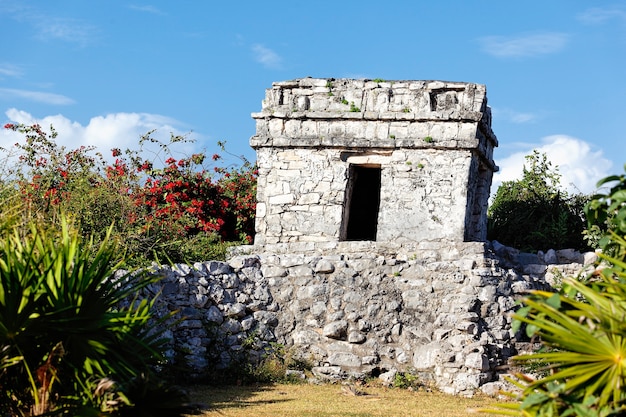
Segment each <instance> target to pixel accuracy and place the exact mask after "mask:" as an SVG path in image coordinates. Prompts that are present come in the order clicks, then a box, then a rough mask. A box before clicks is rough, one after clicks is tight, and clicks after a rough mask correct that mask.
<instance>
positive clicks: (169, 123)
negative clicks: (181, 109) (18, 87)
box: [0, 108, 195, 162]
mask: <svg viewBox="0 0 626 417" xmlns="http://www.w3.org/2000/svg"><path fill="white" fill-rule="evenodd" d="M5 114H6V116H7V118H8V121H9V122H12V123H21V124H26V125H33V124H39V125H40V126H41V127H42V128H43V129H44V131H48V130H49V127H50V125H52V126H53V127H54V129H55V130H56V131H57V133H58V137H57V139H56V143H57V144H59V145H61V146H65V147H66V148H67V149H76V148H78V147H80V146H83V145H84V146H94V147H95V148H96V151H98V152H101V153H102V154H103V156H105V157H106V158H110V157H111V152H110V150H111V149H112V148H120V149H122V150H125V149H127V148H130V149H134V150H137V149H138V145H137V144H138V141H139V138H140V137H141V136H142V135H144V134H146V133H148V132H149V131H152V130H155V132H154V133H153V134H152V135H151V136H152V137H153V138H155V139H158V140H160V141H161V142H164V143H167V142H168V141H169V138H170V134H172V133H173V134H175V135H185V134H186V132H182V131H180V130H179V129H177V128H176V127H175V126H176V125H179V123H178V122H177V121H176V120H173V119H170V118H168V117H164V116H160V115H156V114H149V113H114V114H107V115H106V116H97V117H93V118H91V119H90V120H89V123H87V124H86V125H82V124H80V123H78V122H76V121H71V120H70V119H68V118H67V117H65V116H63V115H61V114H58V115H54V116H46V117H44V118H36V117H34V116H33V115H31V114H30V113H27V112H25V111H22V110H17V109H14V108H13V109H9V110H7V111H6V113H5ZM4 123H6V122H4ZM4 123H3V124H2V125H4ZM23 139H24V138H23V135H21V134H20V133H17V132H13V131H10V130H7V129H0V146H2V147H10V146H12V145H13V144H14V143H17V142H21V141H23ZM158 149H159V148H158V145H151V146H148V147H147V151H148V152H153V153H156V152H158ZM172 150H173V151H175V152H176V154H177V155H178V154H179V155H180V156H182V155H189V154H191V153H193V152H194V151H195V144H194V143H177V144H176V147H175V148H173V149H172ZM147 156H148V157H149V155H147ZM155 162H156V161H155Z"/></svg>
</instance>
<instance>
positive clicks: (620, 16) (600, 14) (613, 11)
mask: <svg viewBox="0 0 626 417" xmlns="http://www.w3.org/2000/svg"><path fill="white" fill-rule="evenodd" d="M611 19H617V20H621V21H623V22H625V23H626V10H624V9H623V8H617V7H608V8H601V7H593V8H591V9H587V10H585V11H584V12H583V13H581V14H579V15H578V20H580V21H581V22H583V23H586V24H589V25H597V24H601V23H604V22H606V21H607V20H611Z"/></svg>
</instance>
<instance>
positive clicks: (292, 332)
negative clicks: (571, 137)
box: [147, 241, 582, 394]
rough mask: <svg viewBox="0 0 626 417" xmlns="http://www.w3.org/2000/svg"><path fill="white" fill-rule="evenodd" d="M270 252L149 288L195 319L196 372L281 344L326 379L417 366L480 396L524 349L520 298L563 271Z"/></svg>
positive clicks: (501, 257)
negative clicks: (514, 328) (517, 326)
mask: <svg viewBox="0 0 626 417" xmlns="http://www.w3.org/2000/svg"><path fill="white" fill-rule="evenodd" d="M244 249H246V248H244ZM247 249H248V250H256V249H258V248H247ZM265 249H266V250H267V249H268V248H265ZM269 249H271V253H270V252H268V251H262V252H260V253H258V254H255V255H237V256H234V257H232V258H231V259H230V260H229V262H228V263H224V262H205V263H196V264H194V265H193V266H185V265H177V266H175V267H173V268H169V267H160V268H157V269H155V270H154V271H153V272H154V273H159V274H163V275H164V279H163V280H162V281H161V282H160V283H158V284H154V285H152V286H151V287H150V288H148V289H147V291H149V293H150V294H156V293H158V292H161V296H160V299H159V301H158V303H157V311H158V313H159V314H166V313H167V312H169V311H174V310H178V311H179V312H178V313H177V314H178V317H180V318H183V317H184V320H183V321H181V322H180V324H179V325H178V326H177V327H176V328H174V329H173V330H172V331H171V333H170V334H169V335H168V336H170V338H171V342H170V345H169V353H168V355H169V356H170V358H172V360H175V361H184V362H185V364H186V365H187V366H189V367H190V368H191V369H192V372H191V374H192V375H193V376H196V377H203V376H204V375H206V374H207V373H209V372H212V371H213V370H215V369H219V368H225V367H227V366H229V364H232V363H233V361H237V360H242V359H244V360H251V361H254V360H258V359H259V358H260V357H261V356H262V354H263V352H264V349H265V348H266V347H267V346H268V344H269V343H270V342H278V343H281V344H283V345H285V347H287V348H288V349H292V351H293V352H296V353H297V355H299V356H300V357H301V358H302V359H307V360H309V361H311V362H312V363H313V364H314V365H315V367H314V368H313V373H314V374H315V375H316V376H317V377H318V378H320V379H324V378H325V379H335V378H345V377H360V376H364V375H374V376H376V375H380V374H384V373H386V372H389V371H391V372H393V371H411V372H415V373H417V374H419V375H420V376H421V377H422V378H423V379H424V380H425V381H431V382H432V383H433V384H434V385H436V386H437V387H438V388H440V389H442V390H443V391H444V392H448V393H452V394H470V393H472V392H474V391H475V390H476V389H477V388H478V387H479V386H481V385H482V384H484V383H486V382H488V381H491V380H494V379H496V378H497V375H496V374H497V372H498V369H500V368H501V366H502V365H504V364H506V362H507V360H508V358H509V357H510V356H511V355H513V354H514V353H515V349H514V348H515V346H514V345H515V337H514V336H515V335H513V334H512V333H511V330H510V324H511V317H510V315H511V313H512V312H513V310H514V309H515V308H516V304H515V301H516V299H517V298H518V297H519V296H520V295H521V294H523V293H525V292H526V291H528V290H530V289H532V288H544V287H546V283H545V277H546V274H547V273H549V272H548V271H554V268H555V266H554V265H546V264H545V255H544V254H542V255H541V257H540V256H537V255H528V254H520V253H519V252H516V251H515V250H514V249H511V248H506V247H504V246H502V245H498V244H497V242H496V243H495V244H494V245H491V244H488V243H477V242H468V243H452V242H441V241H438V242H421V243H419V244H414V245H410V246H396V247H392V246H389V245H381V244H377V243H375V242H338V243H337V242H336V243H334V244H333V247H327V246H318V247H316V248H315V247H310V246H307V247H306V248H305V247H294V246H293V245H292V246H288V245H287V246H277V247H272V248H269ZM294 249H302V250H301V251H300V252H294ZM304 249H306V250H304ZM555 254H556V253H555ZM533 256H534V257H533ZM581 259H582V258H581ZM556 261H558V259H556ZM567 265H570V266H571V265H572V263H568V264H567ZM576 265H578V269H580V267H581V265H580V264H579V263H577V264H576Z"/></svg>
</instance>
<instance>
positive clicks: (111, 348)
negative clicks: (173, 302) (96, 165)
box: [0, 221, 162, 415]
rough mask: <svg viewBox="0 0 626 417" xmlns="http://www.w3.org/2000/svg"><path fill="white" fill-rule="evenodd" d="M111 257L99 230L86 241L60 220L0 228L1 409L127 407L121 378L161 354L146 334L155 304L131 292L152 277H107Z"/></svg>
mask: <svg viewBox="0 0 626 417" xmlns="http://www.w3.org/2000/svg"><path fill="white" fill-rule="evenodd" d="M118 258H119V254H118V253H117V248H116V246H115V244H113V243H111V241H110V240H109V239H108V236H107V237H106V238H105V239H104V240H103V242H102V243H101V244H99V245H98V246H97V247H94V242H93V240H84V239H83V238H81V237H80V235H79V234H78V233H77V232H76V231H75V230H73V229H72V228H71V227H70V225H69V224H68V222H66V221H63V222H62V228H61V230H60V231H59V232H55V231H51V230H46V228H45V227H43V226H41V225H37V223H34V225H33V226H31V227H30V228H28V229H27V230H26V231H23V230H20V229H19V228H14V229H13V230H2V231H1V232H0V396H1V397H0V415H7V414H8V415H42V414H54V415H57V414H61V413H63V412H70V411H69V410H74V412H76V410H77V409H78V407H82V408H83V411H82V413H85V411H84V410H85V409H91V410H93V411H96V410H98V411H99V412H108V413H111V414H115V413H116V412H118V411H119V409H121V408H123V407H128V406H132V405H133V400H132V398H130V397H129V396H127V395H126V394H125V393H124V392H123V386H124V382H125V381H132V380H135V379H138V378H141V376H142V375H145V374H147V373H150V372H151V368H150V366H151V365H155V364H156V363H157V362H158V361H160V360H162V357H161V355H160V348H161V342H162V341H161V338H160V335H159V334H158V333H154V332H149V331H147V330H146V325H147V324H148V322H149V321H150V320H151V319H152V313H151V306H152V304H153V303H154V301H155V300H154V299H151V300H146V299H143V300H139V299H137V298H135V297H136V295H137V294H138V292H139V291H140V290H141V289H142V288H144V287H145V286H147V285H149V284H150V283H153V282H155V281H157V280H158V279H160V277H158V276H153V275H147V274H145V273H141V272H137V273H114V271H116V270H118V269H119V267H120V266H121V265H120V264H118V263H115V262H113V260H114V259H118ZM128 300H131V302H128ZM109 378H110V379H109ZM110 380H112V381H115V382H111V383H110V384H103V382H105V381H110ZM103 387H106V389H104V388H103ZM98 389H99V392H98ZM113 397H114V398H115V399H116V401H112V398H113ZM85 407H86V408H85Z"/></svg>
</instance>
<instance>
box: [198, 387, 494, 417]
mask: <svg viewBox="0 0 626 417" xmlns="http://www.w3.org/2000/svg"><path fill="white" fill-rule="evenodd" d="M191 394H192V398H193V400H194V401H197V402H201V403H204V404H206V405H208V406H209V407H210V409H209V410H208V411H205V412H204V414H202V416H203V417H253V416H254V417H281V416H297V417H305V416H306V417H324V416H326V417H330V416H350V417H375V416H381V417H382V416H385V417H395V416H398V417H400V416H402V417H411V416H437V417H455V416H487V415H488V414H481V413H471V412H470V409H472V408H479V407H485V406H488V405H490V404H493V403H494V402H497V401H496V400H494V399H493V398H489V397H483V396H476V397H473V398H463V397H455V396H451V395H446V394H442V393H440V392H423V391H419V392H413V391H409V390H406V389H399V388H384V387H379V386H371V387H370V386H367V387H358V394H359V395H354V392H350V391H348V390H345V389H343V388H342V386H341V385H331V384H329V385H312V384H273V385H261V386H258V387H254V386H252V387H237V386H227V387H213V386H211V387H209V386H199V387H195V388H193V390H192V391H191Z"/></svg>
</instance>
